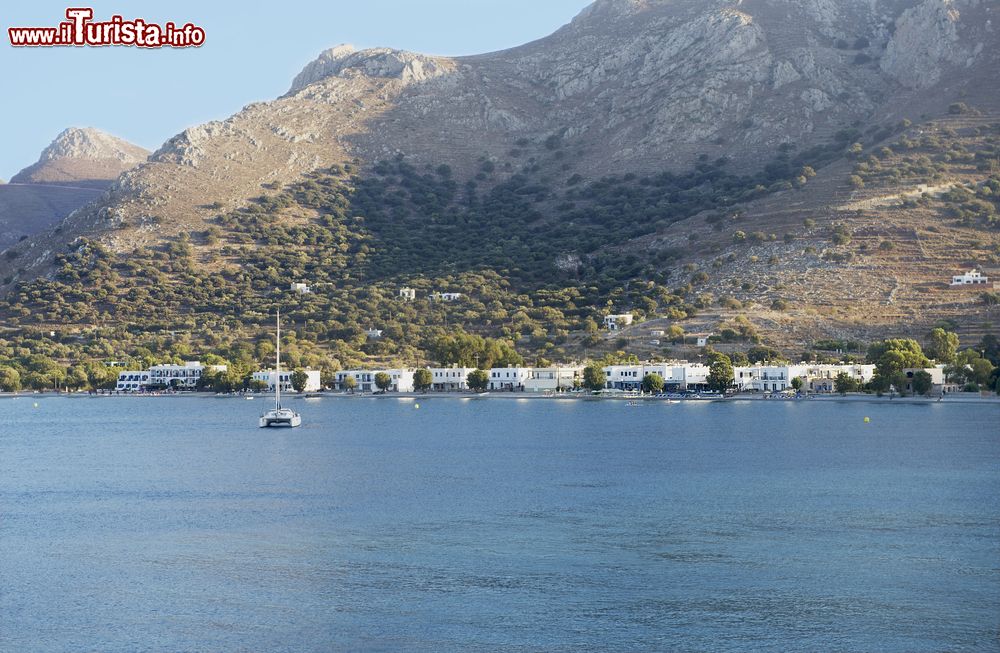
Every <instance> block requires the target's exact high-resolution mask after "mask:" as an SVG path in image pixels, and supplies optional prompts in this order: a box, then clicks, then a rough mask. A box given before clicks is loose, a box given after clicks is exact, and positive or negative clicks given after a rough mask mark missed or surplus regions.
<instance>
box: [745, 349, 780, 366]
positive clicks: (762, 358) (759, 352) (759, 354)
mask: <svg viewBox="0 0 1000 653" xmlns="http://www.w3.org/2000/svg"><path fill="white" fill-rule="evenodd" d="M747 360H749V361H750V362H751V363H763V362H766V361H773V362H775V363H777V362H780V361H784V360H786V358H785V355H784V354H782V353H781V352H780V351H778V350H777V349H775V348H774V347H767V346H765V345H757V346H756V347H751V348H750V349H748V350H747Z"/></svg>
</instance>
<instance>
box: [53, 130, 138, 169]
mask: <svg viewBox="0 0 1000 653" xmlns="http://www.w3.org/2000/svg"><path fill="white" fill-rule="evenodd" d="M147 156H149V152H148V151H147V150H144V149H143V148H141V147H139V146H137V145H132V144H131V143H129V142H128V141H124V140H122V139H120V138H118V137H116V136H112V135H111V134H108V133H107V132H103V131H101V130H100V129H94V128H93V127H70V128H69V129H66V130H64V131H63V132H62V133H61V134H59V135H58V136H56V138H55V140H54V141H52V143H51V144H50V145H49V146H48V147H46V148H45V149H44V150H42V156H41V158H40V159H39V161H52V160H55V159H67V158H72V159H117V160H119V161H121V162H122V163H126V164H131V165H137V164H139V163H142V162H143V161H145V160H146V157H147Z"/></svg>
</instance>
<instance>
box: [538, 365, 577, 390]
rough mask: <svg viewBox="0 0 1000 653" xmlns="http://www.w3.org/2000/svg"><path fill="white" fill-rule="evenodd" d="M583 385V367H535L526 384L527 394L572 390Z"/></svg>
mask: <svg viewBox="0 0 1000 653" xmlns="http://www.w3.org/2000/svg"><path fill="white" fill-rule="evenodd" d="M582 383H583V366H582V365H567V366H565V367H561V366H560V367H533V368H531V374H530V375H529V377H528V379H527V380H526V381H525V382H524V389H525V391H526V392H555V391H560V390H572V389H573V388H576V387H579V386H580V385H581V384H582Z"/></svg>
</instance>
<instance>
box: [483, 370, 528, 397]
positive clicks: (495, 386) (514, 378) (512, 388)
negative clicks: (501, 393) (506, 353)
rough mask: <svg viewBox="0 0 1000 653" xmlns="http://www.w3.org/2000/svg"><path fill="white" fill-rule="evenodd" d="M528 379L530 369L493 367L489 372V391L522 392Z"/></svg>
mask: <svg viewBox="0 0 1000 653" xmlns="http://www.w3.org/2000/svg"><path fill="white" fill-rule="evenodd" d="M530 378H531V368H530V367H494V368H492V369H491V370H490V384H489V389H490V390H506V391H509V392H523V391H524V384H525V382H527V381H528V380H529V379H530Z"/></svg>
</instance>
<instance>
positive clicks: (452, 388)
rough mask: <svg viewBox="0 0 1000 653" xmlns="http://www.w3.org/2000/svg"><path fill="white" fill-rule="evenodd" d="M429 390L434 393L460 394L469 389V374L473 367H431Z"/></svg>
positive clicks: (473, 369)
mask: <svg viewBox="0 0 1000 653" xmlns="http://www.w3.org/2000/svg"><path fill="white" fill-rule="evenodd" d="M429 369H430V373H431V379H432V383H431V390H433V391H434V392H461V391H464V390H468V389H469V374H471V373H472V372H474V371H475V369H476V368H474V367H458V366H452V367H431V368H429Z"/></svg>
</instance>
